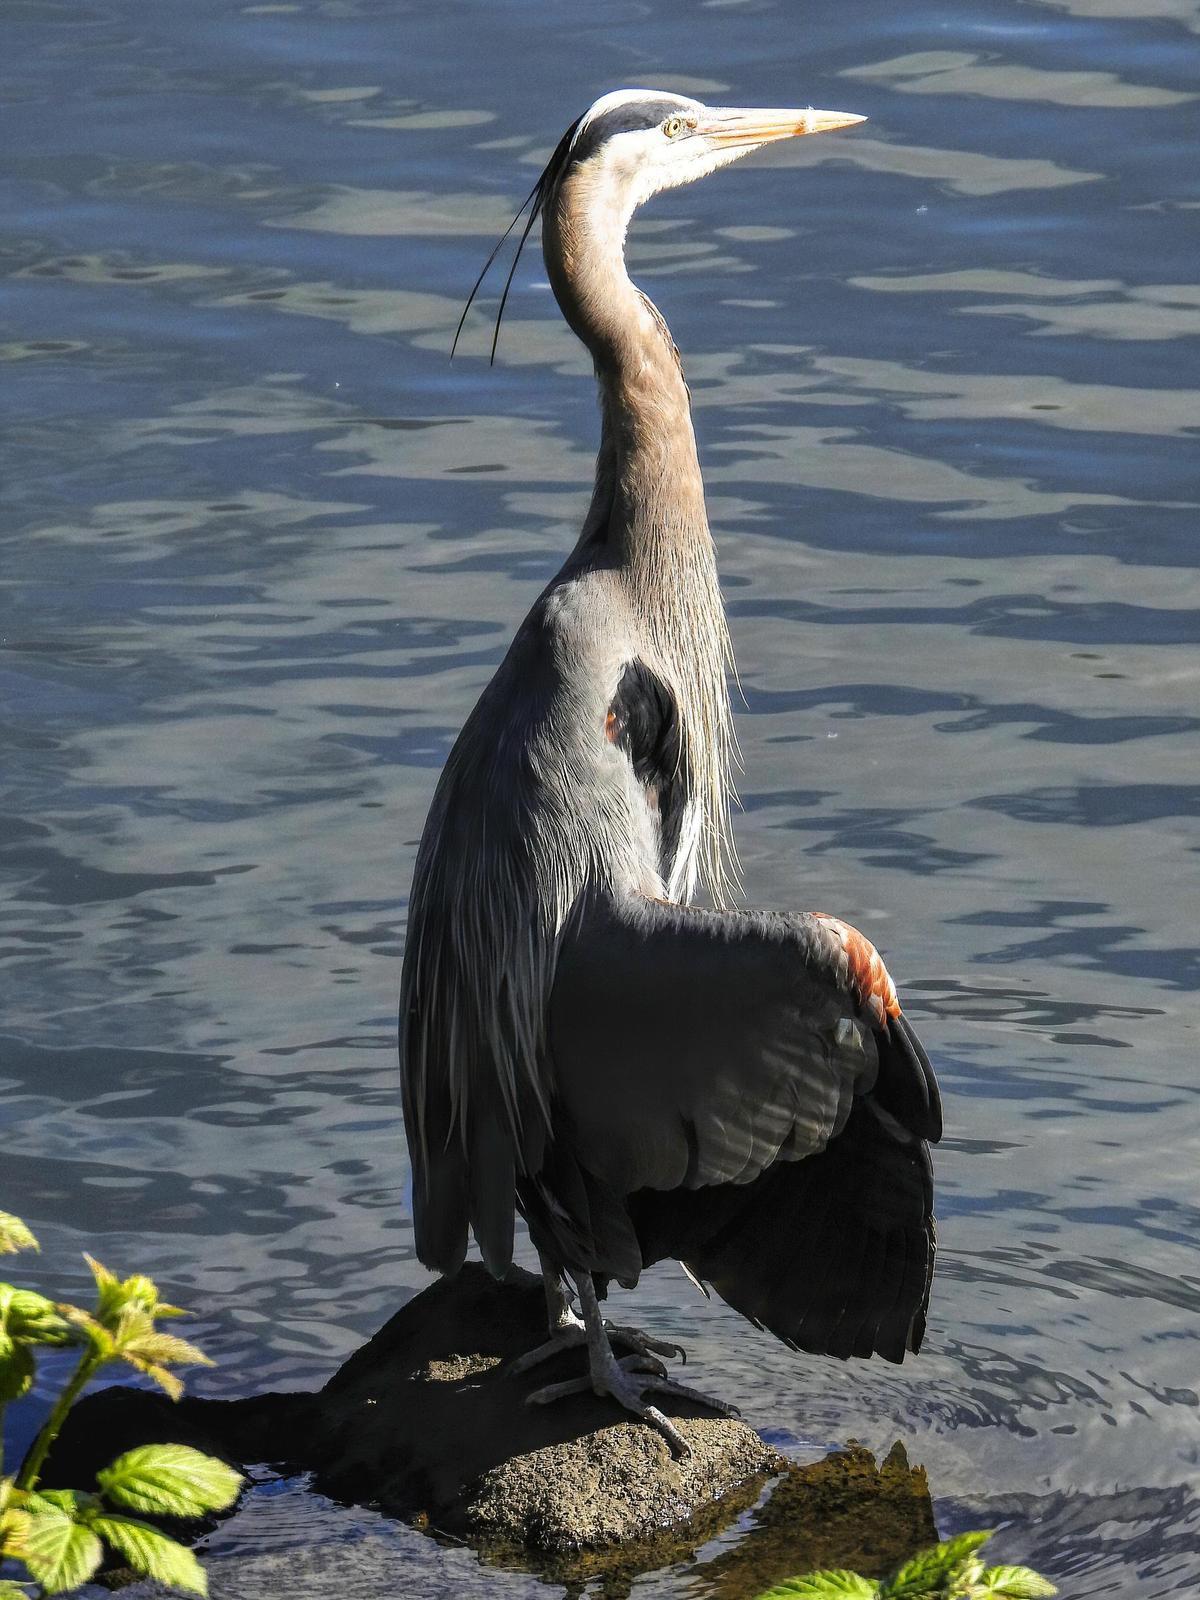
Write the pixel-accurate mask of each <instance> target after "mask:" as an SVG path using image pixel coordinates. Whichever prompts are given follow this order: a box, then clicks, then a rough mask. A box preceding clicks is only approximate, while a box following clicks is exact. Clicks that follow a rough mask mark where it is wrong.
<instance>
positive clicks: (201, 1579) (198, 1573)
mask: <svg viewBox="0 0 1200 1600" xmlns="http://www.w3.org/2000/svg"><path fill="white" fill-rule="evenodd" d="M92 1527H93V1528H94V1529H95V1531H96V1532H97V1533H98V1534H99V1535H100V1536H101V1538H102V1539H104V1540H105V1542H106V1543H108V1544H110V1545H112V1547H113V1549H114V1550H116V1551H117V1552H118V1554H120V1555H123V1556H124V1557H125V1559H126V1561H128V1563H129V1565H130V1566H131V1567H132V1568H133V1569H134V1571H135V1572H144V1573H145V1574H146V1576H147V1577H148V1578H154V1579H155V1580H156V1581H157V1582H158V1583H165V1584H167V1585H168V1586H169V1587H170V1588H172V1589H187V1590H189V1591H190V1593H192V1594H207V1593H208V1579H207V1577H206V1576H205V1572H204V1568H203V1567H202V1566H201V1565H200V1563H199V1562H198V1561H197V1560H196V1558H195V1556H194V1555H193V1554H192V1552H191V1551H190V1550H188V1549H187V1548H186V1547H185V1546H184V1545H181V1544H177V1543H176V1542H175V1540H174V1539H171V1538H168V1536H167V1535H166V1534H165V1533H160V1532H159V1530H158V1529H157V1528H152V1527H151V1526H150V1524H149V1523H148V1522H138V1521H136V1520H135V1519H134V1518H133V1517H95V1518H93V1520H92Z"/></svg>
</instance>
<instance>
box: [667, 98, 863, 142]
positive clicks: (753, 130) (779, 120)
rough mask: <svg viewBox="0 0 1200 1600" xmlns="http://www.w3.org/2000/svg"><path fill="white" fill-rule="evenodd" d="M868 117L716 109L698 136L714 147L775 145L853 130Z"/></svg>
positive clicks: (847, 113)
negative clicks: (805, 136) (804, 135)
mask: <svg viewBox="0 0 1200 1600" xmlns="http://www.w3.org/2000/svg"><path fill="white" fill-rule="evenodd" d="M866 120H867V119H866V117H859V116H855V114H854V113H853V112H852V111H814V110H813V109H812V107H811V106H810V107H809V109H808V110H807V111H756V110H752V109H747V110H740V109H739V110H731V109H730V108H729V107H728V106H721V107H719V108H718V107H714V108H713V110H712V111H710V112H709V113H708V114H707V115H706V116H704V117H703V118H702V119H701V121H700V123H699V125H698V127H697V128H696V132H697V133H700V134H703V135H704V136H705V137H706V138H708V139H709V140H710V141H711V142H712V143H713V144H715V145H726V146H727V145H743V144H772V143H773V142H774V141H775V140H776V139H795V138H797V137H798V136H799V135H800V134H802V133H832V131H833V130H834V129H835V128H852V127H854V125H855V123H858V122H865V121H866Z"/></svg>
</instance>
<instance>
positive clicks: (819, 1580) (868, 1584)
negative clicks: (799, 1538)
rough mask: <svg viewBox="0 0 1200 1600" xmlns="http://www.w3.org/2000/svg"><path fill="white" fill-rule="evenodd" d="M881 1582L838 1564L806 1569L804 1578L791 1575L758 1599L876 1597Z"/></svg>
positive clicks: (850, 1599) (863, 1599)
mask: <svg viewBox="0 0 1200 1600" xmlns="http://www.w3.org/2000/svg"><path fill="white" fill-rule="evenodd" d="M878 1593H879V1585H878V1584H877V1583H874V1582H872V1580H871V1579H870V1578H860V1577H859V1575H858V1573H857V1572H847V1571H845V1570H844V1569H843V1568H840V1567H839V1568H837V1569H835V1570H831V1571H829V1572H806V1573H805V1574H804V1576H803V1577H801V1578H788V1579H787V1580H786V1582H784V1583H780V1584H776V1586H775V1588H773V1589H768V1590H767V1592H766V1594H764V1595H760V1596H759V1600H875V1597H876V1596H877V1595H878Z"/></svg>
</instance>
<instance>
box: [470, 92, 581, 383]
mask: <svg viewBox="0 0 1200 1600" xmlns="http://www.w3.org/2000/svg"><path fill="white" fill-rule="evenodd" d="M582 121H583V118H582V117H577V118H576V120H575V121H574V122H573V123H572V124H571V126H570V127H569V128H568V129H567V131H566V133H564V134H563V136H562V138H561V139H560V140H559V141H558V144H557V145H556V146H555V149H554V154H553V155H552V156H551V157H550V159H549V161H547V163H546V165H545V168H544V170H543V172H542V175H541V177H540V178H539V179H538V181H537V182H536V183H535V184H534V186H533V188H532V189H531V190H530V191H529V193H528V194H527V195H526V197H525V200H524V202H523V204H522V205H521V209H520V210H519V211H518V212H517V214H516V216H515V217H514V218H513V219H512V221H511V222H510V223H509V225H508V227H507V228H505V230H504V232H503V233H502V234H501V235H500V238H499V240H498V241H497V243H496V248H495V249H494V250H493V251H492V253H491V255H490V256H489V257H488V258H487V260H486V261H485V262H484V264H483V271H482V272H481V273H480V274H479V276H478V277H477V278H476V279H475V282H474V284H473V285H472V288H471V292H470V294H469V295H468V296H467V303H466V305H465V306H464V307H463V313H462V316H461V317H459V319H458V327H457V328H456V329H455V330H454V343H453V344H452V345H451V346H450V359H451V360H452V361H453V359H454V352H455V351H456V350H457V349H458V336H459V334H460V333H461V332H462V331H463V324H464V323H465V322H466V320H467V312H468V311H470V309H471V303H472V301H473V300H474V299H475V296H476V295H477V294H478V292H479V286H480V284H481V283H482V282H483V280H484V279H485V278H486V277H487V275H488V272H489V271H490V270H491V266H492V263H493V261H495V259H496V257H497V256H498V255H499V254H500V251H501V249H502V247H503V245H504V241H505V240H506V239H507V238H508V236H509V234H510V233H511V232H512V231H513V229H514V228H515V227H516V225H517V223H518V222H520V220H521V217H522V216H523V215H524V212H525V207H526V206H529V208H530V210H529V216H528V217H527V218H526V219H525V227H524V229H523V230H522V233H521V238H520V242H519V243H518V245H517V250H516V254H515V255H514V256H513V259H512V266H511V267H509V269H508V277H507V278H506V279H505V280H504V293H503V294H502V295H501V296H500V309H499V310H498V311H497V312H496V329H495V332H494V333H493V334H492V353H491V355H490V357H489V358H488V365H489V366H494V365H495V361H496V345H497V344H498V342H499V339H500V323H501V321H502V320H503V317H504V308H505V306H506V305H507V304H508V291H509V290H510V289H511V288H512V281H513V276H514V274H515V273H516V270H517V262H518V261H520V259H521V251H522V250H524V248H525V241H526V239H528V237H529V234H530V231H531V229H532V228H533V225H534V223H535V222H536V221H537V219H538V217H539V216H540V215H541V210H542V207H543V206H544V205H545V203H546V196H547V195H548V194H549V193H550V191H551V189H553V187H554V185H555V184H556V183H557V182H558V179H559V178H560V177H561V175H562V172H563V169H564V168H565V167H566V164H567V161H568V158H569V157H570V154H571V146H572V144H573V143H574V141H575V135H576V133H578V131H579V124H580V123H581V122H582Z"/></svg>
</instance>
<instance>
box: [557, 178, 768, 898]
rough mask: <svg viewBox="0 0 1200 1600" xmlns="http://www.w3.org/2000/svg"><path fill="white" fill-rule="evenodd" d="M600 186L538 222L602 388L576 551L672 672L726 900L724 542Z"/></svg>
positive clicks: (704, 853) (703, 839) (719, 894)
mask: <svg viewBox="0 0 1200 1600" xmlns="http://www.w3.org/2000/svg"><path fill="white" fill-rule="evenodd" d="M603 185H604V179H603V177H602V176H599V177H598V176H593V175H591V174H589V173H588V172H587V169H586V168H583V169H580V170H579V171H577V172H575V173H571V174H568V175H567V176H566V177H565V178H564V179H563V180H562V182H561V183H560V184H559V186H558V189H557V190H556V191H555V194H554V196H553V199H552V202H551V204H550V205H548V206H547V208H546V211H545V213H544V220H543V227H542V247H543V251H544V253H545V258H546V269H547V273H548V275H549V278H550V283H551V287H552V288H553V290H554V294H555V298H556V299H557V301H558V304H559V306H560V308H561V310H562V313H563V315H564V316H565V317H566V319H567V321H568V323H569V324H570V325H571V327H572V329H573V330H574V331H575V333H576V334H577V335H578V336H579V338H580V339H582V341H583V342H584V344H585V345H587V347H588V349H589V350H590V351H591V353H592V359H593V361H594V363H595V368H596V378H597V382H598V383H599V386H600V400H601V410H602V428H601V440H600V451H599V455H598V456H597V459H596V486H595V490H594V492H593V495H592V503H591V506H590V508H589V511H588V515H587V518H586V519H585V522H584V527H583V533H582V536H581V539H580V544H579V547H578V550H579V552H580V553H582V552H583V551H585V550H586V551H588V552H589V554H590V553H591V552H594V551H596V550H597V549H598V548H599V549H601V550H602V551H603V559H604V561H605V564H606V565H609V566H610V567H612V568H613V569H615V571H616V572H617V573H618V574H619V576H620V578H621V580H622V582H623V583H624V585H625V586H626V589H627V592H628V595H629V598H630V601H631V602H632V606H633V609H634V612H635V614H636V615H637V616H638V618H639V619H640V621H641V623H642V625H643V628H644V630H645V634H646V636H647V638H646V643H647V645H648V646H649V648H650V651H651V653H652V654H653V655H654V656H655V657H656V658H657V662H656V664H657V665H658V666H659V667H660V669H661V670H664V671H665V672H666V674H667V676H668V678H669V679H670V681H671V683H672V687H673V689H674V691H675V697H676V702H677V704H678V707H679V711H680V717H681V722H682V725H683V730H684V743H685V751H686V757H687V761H688V766H689V770H690V776H691V782H692V786H693V790H694V793H695V795H696V798H697V801H698V803H699V805H700V812H701V816H700V821H701V830H700V841H699V849H698V853H697V859H696V868H697V870H698V872H699V875H700V876H701V878H702V879H703V881H704V883H705V886H706V887H707V889H708V891H709V893H710V894H711V896H712V897H713V899H714V900H715V901H716V903H717V904H724V903H726V901H727V899H728V896H729V893H730V892H731V890H732V880H734V879H736V861H735V860H734V856H733V848H732V843H731V839H730V825H729V803H730V799H731V796H732V785H731V781H730V767H731V763H732V758H733V753H734V742H733V730H732V723H731V718H730V711H729V695H728V690H727V686H726V674H727V671H728V670H729V668H730V667H731V666H732V662H733V656H732V650H731V647H730V642H729V634H728V630H727V628H726V624H725V608H724V606H723V604H722V601H721V591H720V586H719V584H718V581H717V566H716V553H715V551H714V549H713V542H712V536H711V534H710V533H709V528H708V514H707V512H706V510H705V505H704V483H703V480H702V479H701V476H700V462H699V458H698V456H697V453H696V436H695V432H694V431H693V428H692V416H691V406H690V403H689V399H688V391H687V385H686V383H685V382H684V379H683V371H682V369H681V367H680V364H679V353H678V351H677V350H676V349H675V345H674V342H673V341H672V339H671V334H670V331H669V329H668V328H667V325H666V322H665V321H664V320H663V318H662V316H661V314H660V313H659V312H658V311H657V309H656V308H655V307H654V306H653V305H652V304H651V302H650V301H649V300H648V299H647V298H646V296H645V295H644V294H642V293H641V291H640V290H639V289H638V288H637V287H636V286H635V285H634V284H633V283H632V282H631V280H630V277H629V274H628V272H627V270H626V267H625V249H624V244H625V229H626V225H627V223H628V221H629V213H628V210H627V209H625V208H624V207H623V206H622V205H621V203H620V200H619V197H615V196H613V195H612V194H611V193H610V192H607V191H606V189H605V188H604V186H603ZM688 892H690V890H689V891H688Z"/></svg>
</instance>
